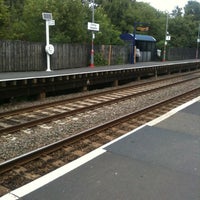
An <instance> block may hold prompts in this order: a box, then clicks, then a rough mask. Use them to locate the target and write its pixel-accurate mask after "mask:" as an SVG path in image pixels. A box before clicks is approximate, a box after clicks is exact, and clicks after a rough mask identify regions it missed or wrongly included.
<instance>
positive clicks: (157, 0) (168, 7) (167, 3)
mask: <svg viewBox="0 0 200 200" xmlns="http://www.w3.org/2000/svg"><path fill="white" fill-rule="evenodd" d="M137 1H143V2H145V3H149V4H150V5H151V6H152V7H154V8H156V9H158V10H160V11H167V12H171V11H172V10H174V8H175V7H176V6H179V7H180V8H184V6H185V5H186V4H187V2H188V0H137ZM196 1H197V2H199V3H200V0H196Z"/></svg>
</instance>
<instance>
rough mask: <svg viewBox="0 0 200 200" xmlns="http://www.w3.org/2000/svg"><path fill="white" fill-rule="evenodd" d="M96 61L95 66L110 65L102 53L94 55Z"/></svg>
mask: <svg viewBox="0 0 200 200" xmlns="http://www.w3.org/2000/svg"><path fill="white" fill-rule="evenodd" d="M94 61H95V66H106V65H108V62H107V61H106V60H105V58H104V57H103V55H102V54H101V53H95V54H94Z"/></svg>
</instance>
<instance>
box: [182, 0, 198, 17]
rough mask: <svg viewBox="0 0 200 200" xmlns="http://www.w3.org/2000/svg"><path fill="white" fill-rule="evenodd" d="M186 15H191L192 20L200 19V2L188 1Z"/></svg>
mask: <svg viewBox="0 0 200 200" xmlns="http://www.w3.org/2000/svg"><path fill="white" fill-rule="evenodd" d="M184 10H185V17H187V16H190V17H192V20H195V21H197V20H200V3H199V2H197V1H188V3H187V4H186V5H185V8H184Z"/></svg>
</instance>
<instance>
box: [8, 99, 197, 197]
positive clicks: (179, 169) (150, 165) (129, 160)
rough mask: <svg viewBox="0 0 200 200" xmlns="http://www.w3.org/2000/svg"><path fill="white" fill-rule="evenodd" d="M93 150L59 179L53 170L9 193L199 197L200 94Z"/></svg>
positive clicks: (77, 195)
mask: <svg viewBox="0 0 200 200" xmlns="http://www.w3.org/2000/svg"><path fill="white" fill-rule="evenodd" d="M162 119H164V120H162ZM94 152H95V151H94ZM94 152H93V154H92V153H91V154H88V155H86V157H87V158H86V160H85V161H83V159H84V158H81V159H82V161H75V162H74V163H77V162H79V164H75V166H73V167H72V165H73V163H71V164H70V165H71V167H70V166H69V165H68V168H65V167H64V168H62V169H60V170H62V175H61V174H60V175H59V178H55V177H54V176H55V174H49V175H48V177H49V178H50V179H51V178H52V179H55V180H53V181H51V182H45V181H44V179H39V180H37V181H35V183H34V185H35V186H33V184H32V186H31V184H29V186H27V187H22V188H21V189H18V190H16V191H13V192H11V194H12V195H15V197H17V196H18V197H19V199H20V197H21V199H23V200H41V199H42V200H55V199H58V200H66V199H67V200H104V199H105V200H108V199H109V200H199V199H200V97H199V98H196V99H195V100H193V101H191V102H188V103H187V104H184V105H183V106H181V107H179V108H176V109H174V110H172V111H171V112H169V113H167V114H166V115H165V116H162V117H161V118H159V119H156V120H153V121H152V122H150V123H147V124H146V125H144V126H142V127H140V128H138V129H136V130H133V131H132V132H130V133H128V134H127V135H126V136H123V137H121V138H119V139H117V140H115V141H114V142H111V143H109V144H107V145H104V146H103V147H101V148H100V149H99V150H96V152H99V153H97V154H98V156H95V153H94ZM89 156H91V158H89ZM81 159H80V160H81ZM66 172H67V173H66ZM53 177H54V178H53ZM43 181H44V182H45V183H42V182H43ZM40 184H41V186H42V187H40V186H39V185H40ZM34 187H35V188H34ZM33 188H34V189H33ZM28 189H30V191H31V192H30V191H28ZM11 194H10V196H11ZM7 197H8V196H7Z"/></svg>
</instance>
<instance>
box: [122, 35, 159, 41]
mask: <svg viewBox="0 0 200 200" xmlns="http://www.w3.org/2000/svg"><path fill="white" fill-rule="evenodd" d="M133 37H134V36H133V34H131V33H124V34H121V35H120V38H121V39H122V40H126V41H132V40H133ZM135 40H136V41H148V42H156V39H155V38H154V37H152V36H150V35H140V34H135Z"/></svg>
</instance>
